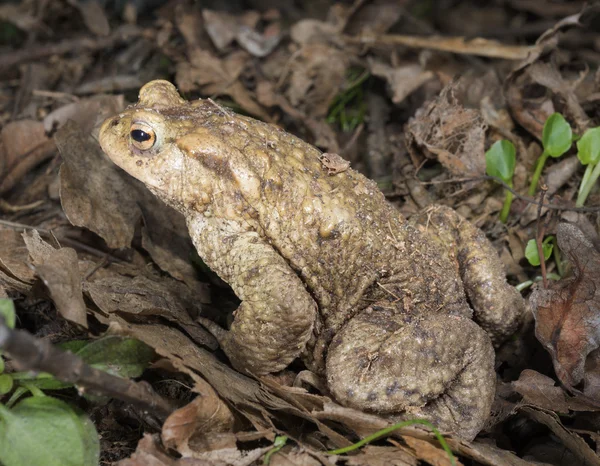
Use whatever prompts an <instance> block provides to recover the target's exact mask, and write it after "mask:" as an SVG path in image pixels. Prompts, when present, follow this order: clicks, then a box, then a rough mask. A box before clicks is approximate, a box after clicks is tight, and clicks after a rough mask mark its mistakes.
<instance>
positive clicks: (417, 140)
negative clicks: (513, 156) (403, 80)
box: [405, 83, 487, 177]
mask: <svg viewBox="0 0 600 466" xmlns="http://www.w3.org/2000/svg"><path fill="white" fill-rule="evenodd" d="M455 86H456V83H450V84H449V85H448V86H446V87H445V88H444V89H443V90H442V92H441V94H440V95H439V97H438V98H436V99H435V100H433V101H432V102H430V103H429V104H427V105H426V106H425V107H424V108H421V109H420V110H418V111H417V114H416V117H414V118H411V119H410V120H409V122H408V124H407V125H406V131H405V135H406V146H407V148H408V150H409V152H410V155H411V157H412V159H413V163H415V162H416V163H415V164H416V165H417V166H418V165H420V164H421V163H422V161H423V157H425V158H437V159H438V160H439V161H440V163H441V164H442V165H444V166H445V167H446V168H447V169H448V170H449V171H450V172H451V173H452V174H454V175H457V176H461V177H464V176H481V175H483V174H484V173H485V157H484V152H485V150H484V146H485V132H486V129H487V125H486V123H485V121H484V120H483V118H482V117H481V113H480V112H479V111H478V110H474V109H469V108H465V107H463V106H462V105H460V103H459V102H458V101H457V99H456V97H455V96H454V90H455Z"/></svg>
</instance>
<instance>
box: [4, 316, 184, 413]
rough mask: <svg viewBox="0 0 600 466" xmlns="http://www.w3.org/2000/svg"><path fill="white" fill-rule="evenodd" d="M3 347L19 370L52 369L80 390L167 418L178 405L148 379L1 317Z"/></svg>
mask: <svg viewBox="0 0 600 466" xmlns="http://www.w3.org/2000/svg"><path fill="white" fill-rule="evenodd" d="M0 349H2V351H3V352H5V353H6V354H8V355H9V356H10V357H11V359H12V362H13V364H14V366H15V368H17V369H18V370H22V371H36V372H48V373H50V374H52V375H53V376H54V377H56V378H57V379H58V380H60V381H63V382H66V383H72V384H75V385H77V386H78V388H79V389H82V388H83V389H85V390H86V391H89V392H92V393H95V394H101V395H105V396H110V397H112V398H116V399H119V400H121V401H125V402H127V403H131V404H134V405H136V406H138V407H140V408H141V409H144V410H148V411H150V412H151V413H152V414H154V415H155V416H157V417H159V418H161V419H165V418H166V417H167V416H168V415H169V414H170V413H171V412H173V411H174V409H175V407H174V406H172V405H171V403H169V402H168V401H167V400H165V399H164V398H162V397H161V396H159V395H158V394H156V393H155V392H154V390H153V389H152V387H151V386H150V385H149V384H147V383H145V382H139V383H138V382H134V381H132V380H129V379H124V378H121V377H117V376H114V375H111V374H109V373H107V372H103V371H101V370H99V369H94V368H93V367H90V366H89V365H87V364H86V363H85V362H83V360H82V359H81V358H80V357H79V356H76V355H74V354H73V353H68V352H66V351H62V350H60V349H58V348H55V347H54V346H53V345H52V343H50V342H49V341H48V340H41V339H39V338H36V337H34V336H33V335H31V334H29V333H28V332H25V331H23V330H11V329H10V328H8V327H7V326H6V324H5V321H4V318H3V317H2V316H0Z"/></svg>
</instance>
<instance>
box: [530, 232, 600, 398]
mask: <svg viewBox="0 0 600 466" xmlns="http://www.w3.org/2000/svg"><path fill="white" fill-rule="evenodd" d="M557 238H558V245H559V247H560V250H561V251H562V252H563V254H564V255H565V256H566V257H567V258H568V259H569V260H570V261H571V263H572V265H573V275H574V276H573V278H569V279H562V280H560V281H558V282H554V283H551V284H550V287H549V288H548V289H537V290H535V291H534V292H533V293H532V294H531V297H530V303H531V306H532V309H533V314H534V317H535V334H536V337H537V338H538V340H539V341H540V342H541V343H542V345H544V347H545V348H546V349H547V350H548V352H549V353H550V355H551V356H552V361H553V363H554V370H555V371H556V375H557V376H558V378H559V379H560V380H561V381H562V382H563V383H564V384H566V385H568V386H571V387H572V386H574V385H577V384H578V383H580V382H581V381H582V380H583V378H584V375H585V363H586V358H587V357H588V355H589V354H590V353H591V352H592V351H594V350H595V349H597V348H598V347H599V345H600V252H598V251H597V250H596V249H595V247H594V245H593V243H592V242H591V241H590V240H589V239H588V238H587V237H586V236H585V235H584V234H583V232H582V231H581V230H580V229H579V228H577V227H576V226H575V225H572V224H569V223H561V224H559V226H558V229H557ZM584 392H585V391H584Z"/></svg>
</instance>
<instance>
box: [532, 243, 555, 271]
mask: <svg viewBox="0 0 600 466" xmlns="http://www.w3.org/2000/svg"><path fill="white" fill-rule="evenodd" d="M553 241H554V236H548V237H547V238H546V239H545V240H544V241H543V242H542V251H543V253H544V259H545V260H548V259H550V256H551V255H552V250H553V249H554V242H553ZM525 257H526V258H527V260H528V261H529V263H530V264H531V265H534V266H536V267H537V266H538V265H540V262H541V261H540V255H539V253H538V247H537V243H536V241H535V240H534V239H530V240H529V241H527V246H526V247H525Z"/></svg>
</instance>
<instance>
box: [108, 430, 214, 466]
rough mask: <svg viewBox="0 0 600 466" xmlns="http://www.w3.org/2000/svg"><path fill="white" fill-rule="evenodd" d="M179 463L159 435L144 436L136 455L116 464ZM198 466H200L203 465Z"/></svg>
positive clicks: (153, 465)
mask: <svg viewBox="0 0 600 466" xmlns="http://www.w3.org/2000/svg"><path fill="white" fill-rule="evenodd" d="M178 463H179V461H178V460H176V459H174V458H172V457H171V456H169V455H168V454H167V453H166V452H165V451H164V449H163V448H162V446H161V444H160V439H159V436H158V434H154V435H151V434H144V436H143V437H142V438H141V439H140V441H139V442H138V445H137V448H136V450H135V453H133V455H131V457H130V458H127V459H124V460H121V461H119V462H118V463H116V464H117V466H176V465H177V464H178ZM192 464H193V463H192ZM197 465H198V466H200V465H202V463H197ZM202 466H204V465H202Z"/></svg>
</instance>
